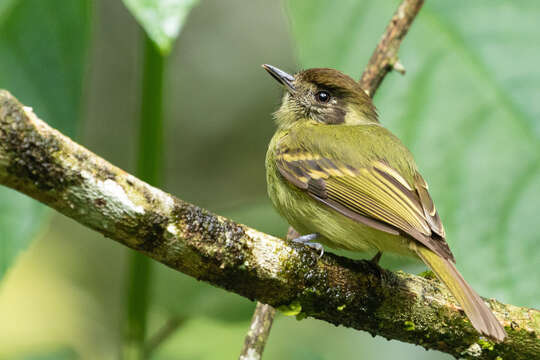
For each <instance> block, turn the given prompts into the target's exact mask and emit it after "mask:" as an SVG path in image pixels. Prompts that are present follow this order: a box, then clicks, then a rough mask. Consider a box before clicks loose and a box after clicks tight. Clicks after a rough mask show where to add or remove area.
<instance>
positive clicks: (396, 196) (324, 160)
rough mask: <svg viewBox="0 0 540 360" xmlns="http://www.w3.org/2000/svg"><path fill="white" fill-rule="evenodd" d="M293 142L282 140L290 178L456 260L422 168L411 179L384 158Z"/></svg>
mask: <svg viewBox="0 0 540 360" xmlns="http://www.w3.org/2000/svg"><path fill="white" fill-rule="evenodd" d="M291 143H293V142H292V141H291V142H288V141H282V142H281V143H280V144H279V146H278V149H277V151H276V165H277V168H278V170H279V172H280V173H281V175H282V176H283V177H284V178H285V179H286V180H287V181H288V182H290V183H291V184H293V185H294V186H296V187H297V188H299V189H302V190H304V191H306V192H307V193H308V194H309V195H310V196H311V197H313V198H314V199H316V200H318V201H320V202H321V203H323V204H326V205H327V206H329V207H331V208H333V209H334V210H336V211H337V212H339V213H341V214H343V215H345V216H347V217H349V218H351V219H353V220H355V221H358V222H360V223H363V224H365V225H368V226H371V227H373V228H376V229H378V230H381V231H385V232H388V233H392V234H400V233H401V234H403V233H404V234H407V235H409V236H411V237H412V238H414V239H416V240H418V241H419V242H420V243H422V244H423V245H424V246H426V247H428V248H429V249H431V250H433V251H434V252H435V253H437V254H439V255H441V256H443V257H444V258H446V259H449V260H451V261H454V258H453V255H452V253H451V251H450V249H449V247H448V245H447V244H446V241H445V240H444V237H445V232H444V228H443V225H442V223H441V220H440V218H439V215H438V213H437V210H436V209H435V206H434V204H433V200H432V199H431V196H430V195H429V192H428V187H427V184H426V182H425V181H424V179H423V178H422V176H421V175H420V174H419V173H418V172H417V171H414V174H413V176H412V179H414V180H413V182H412V183H409V181H407V180H406V179H405V177H403V176H402V175H401V174H400V173H399V172H398V170H396V169H395V168H393V167H391V166H390V165H389V163H388V162H387V161H385V160H384V158H380V157H379V158H378V159H376V160H375V159H374V160H371V161H369V162H368V164H369V165H362V166H360V165H358V164H351V163H347V162H345V161H343V160H340V159H338V158H337V157H336V155H331V154H335V153H336V152H334V151H328V152H324V153H323V152H322V151H320V150H319V151H317V149H314V148H310V149H309V150H308V149H306V148H304V147H303V146H302V144H296V145H291ZM328 146H332V145H331V144H329V145H328ZM409 178H411V177H409Z"/></svg>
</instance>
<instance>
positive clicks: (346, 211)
mask: <svg viewBox="0 0 540 360" xmlns="http://www.w3.org/2000/svg"><path fill="white" fill-rule="evenodd" d="M263 67H264V68H265V69H266V70H267V71H268V72H269V73H270V75H272V76H273V77H274V78H275V79H276V80H278V81H279V82H280V83H281V84H282V85H284V87H285V88H286V90H287V91H286V93H285V95H284V97H283V101H282V104H281V107H280V108H279V110H278V111H277V112H276V113H275V118H276V122H277V125H278V129H277V131H276V133H275V135H274V137H273V138H272V140H271V142H270V145H269V147H268V153H267V156H266V171H267V182H268V194H269V196H270V199H271V200H272V203H273V204H274V206H275V207H276V209H277V210H278V211H279V213H280V214H281V215H282V216H283V217H284V218H285V219H286V220H287V221H288V222H289V224H290V225H291V226H293V227H294V228H295V230H296V231H298V232H299V233H300V234H302V235H305V234H313V233H316V234H318V235H319V236H320V237H319V239H320V242H322V243H323V244H325V245H327V246H330V247H333V248H342V249H347V250H352V251H366V250H375V251H379V252H387V251H388V252H392V253H398V254H402V255H406V256H412V257H416V258H418V259H420V260H422V261H423V262H424V263H425V264H426V265H428V266H429V267H430V268H431V269H432V270H433V272H434V273H435V274H436V275H437V276H438V277H439V279H441V281H443V282H444V283H445V284H446V286H447V287H448V289H449V290H450V291H451V292H452V294H453V295H454V296H455V298H456V299H457V300H458V302H459V303H460V304H461V306H462V307H463V310H464V311H465V313H466V314H467V316H468V317H469V319H470V320H471V323H472V324H473V326H474V327H475V328H476V329H477V330H478V331H479V332H480V333H482V334H484V335H487V336H489V337H491V338H493V339H495V340H497V341H502V340H504V338H505V337H506V332H505V331H504V329H503V327H502V326H501V324H500V323H499V322H498V321H497V319H496V318H495V316H494V315H493V313H492V312H491V311H490V310H489V308H488V307H487V306H486V305H485V303H484V302H483V300H482V299H481V298H480V297H479V296H478V295H477V294H476V292H475V291H474V290H473V289H472V288H471V287H470V286H469V285H468V284H467V282H465V280H464V279H463V277H462V276H461V275H460V273H459V272H458V270H457V269H456V267H455V265H454V262H455V261H454V257H453V255H452V252H451V251H450V249H449V247H448V245H447V243H446V241H445V232H444V228H443V225H442V223H441V220H440V218H439V215H438V213H437V210H436V209H435V206H434V204H433V201H432V199H431V196H430V195H429V192H428V186H427V184H426V182H425V181H424V179H423V178H422V176H421V175H420V174H419V172H418V169H417V166H416V164H415V161H414V158H413V156H412V154H411V153H410V152H409V150H407V148H406V147H405V146H404V145H403V144H402V143H401V142H400V141H399V139H398V138H397V137H395V136H394V135H393V134H392V133H390V131H388V130H387V129H385V128H384V127H383V126H382V125H381V124H380V123H379V122H378V119H377V113H376V110H375V107H374V106H373V103H372V102H371V99H370V98H369V96H367V95H366V94H365V92H364V91H363V90H362V89H361V88H360V86H359V85H358V83H357V82H356V81H354V80H353V79H351V78H350V77H348V76H347V75H344V74H343V73H341V72H339V71H337V70H333V69H309V70H306V71H302V72H299V73H297V74H295V75H294V76H292V75H289V74H287V73H285V72H283V71H281V70H279V69H277V68H275V67H273V66H270V65H263Z"/></svg>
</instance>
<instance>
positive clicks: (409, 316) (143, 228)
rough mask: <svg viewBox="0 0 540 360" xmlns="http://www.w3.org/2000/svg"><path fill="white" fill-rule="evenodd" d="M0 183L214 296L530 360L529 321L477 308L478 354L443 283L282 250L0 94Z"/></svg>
mask: <svg viewBox="0 0 540 360" xmlns="http://www.w3.org/2000/svg"><path fill="white" fill-rule="evenodd" d="M0 184H2V185H5V186H9V187H11V188H13V189H15V190H18V191H20V192H22V193H25V194H26V195H28V196H31V197H33V198H34V199H37V200H39V201H41V202H42V203H44V204H46V205H47V206H50V207H52V208H54V209H56V210H57V211H59V212H60V213H62V214H64V215H66V216H69V217H71V218H73V219H74V220H76V221H78V222H79V223H81V224H83V225H85V226H87V227H90V228H92V229H94V230H96V231H98V232H100V233H101V234H103V235H105V236H106V237H108V238H111V239H113V240H116V241H118V242H120V243H122V244H124V245H126V246H128V247H130V248H132V249H135V250H137V251H139V252H141V253H143V254H145V255H148V256H150V257H151V258H153V259H155V260H157V261H159V262H161V263H163V264H165V265H167V266H169V267H171V268H173V269H176V270H178V271H181V272H183V273H185V274H187V275H190V276H192V277H194V278H196V279H199V280H204V281H206V282H209V283H211V284H213V285H215V286H219V287H222V288H224V289H226V290H229V291H232V292H235V293H237V294H240V295H242V296H244V297H247V298H249V299H256V300H258V301H260V302H263V303H266V304H269V305H271V306H274V307H276V306H280V308H288V309H289V312H290V313H293V314H294V313H297V314H298V316H300V317H305V316H311V317H314V318H317V319H321V320H324V321H327V322H330V323H332V324H336V325H343V326H347V327H352V328H355V329H359V330H365V331H369V332H370V333H371V334H373V335H381V336H384V337H386V338H389V339H397V340H401V341H405V342H410V343H415V344H419V345H422V346H424V347H425V348H427V349H438V350H441V351H444V352H447V353H449V354H452V355H454V356H456V357H457V356H462V357H463V356H465V357H470V358H473V357H472V356H473V355H471V354H476V355H475V356H474V358H475V359H492V358H495V357H496V356H501V357H503V358H508V359H535V358H536V359H538V358H539V354H540V312H539V311H538V310H534V309H527V308H520V307H517V306H513V305H505V304H502V303H499V302H497V301H495V300H489V304H490V306H491V308H492V309H493V311H494V313H495V315H496V316H497V318H498V319H499V320H500V321H501V322H502V323H503V324H504V325H505V328H506V330H507V332H508V335H509V338H508V339H507V341H505V342H504V343H502V344H490V343H488V342H486V341H483V340H482V339H479V337H478V334H477V333H476V332H475V330H474V329H473V328H472V326H471V325H470V323H469V321H468V320H467V319H466V317H465V316H464V315H463V313H462V311H461V310H460V309H459V308H458V306H457V304H456V302H455V301H454V299H453V297H452V296H451V295H450V293H449V292H448V291H447V290H446V289H445V287H444V286H443V285H440V284H439V283H438V282H436V281H433V280H427V279H424V278H422V277H418V276H414V275H410V274H405V273H402V272H397V273H393V272H390V271H385V270H378V269H374V268H373V267H372V266H371V265H370V263H369V262H365V261H353V260H350V259H346V258H343V257H339V256H335V255H332V254H328V253H327V254H326V255H325V256H323V257H322V258H320V259H319V256H318V253H316V252H315V251H312V250H311V249H309V248H307V247H304V246H301V245H297V244H292V243H290V242H285V241H283V240H280V239H278V238H275V237H273V236H270V235H266V234H264V233H261V232H259V231H257V230H254V229H251V228H249V227H247V226H245V225H241V224H237V223H235V222H233V221H231V220H228V219H226V218H224V217H221V216H218V215H214V214H212V213H210V212H208V211H206V210H204V209H201V208H199V207H197V206H195V205H192V204H189V203H186V202H184V201H182V200H180V199H177V198H175V197H173V196H171V195H169V194H167V193H165V192H163V191H161V190H159V189H156V188H154V187H152V186H150V185H148V184H146V183H144V182H143V181H141V180H139V179H137V178H136V177H134V176H133V175H130V174H128V173H126V172H125V171H123V170H121V169H119V168H117V167H115V166H113V165H111V164H110V163H108V162H107V161H105V160H104V159H102V158H100V157H98V156H97V155H95V154H94V153H92V152H90V151H89V150H87V149H85V148H84V147H82V146H80V145H78V144H76V143H75V142H73V141H72V140H70V139H69V138H67V137H66V136H64V135H62V134H61V133H59V132H58V131H56V130H54V129H52V128H50V127H49V126H48V125H47V124H45V123H44V122H43V121H41V120H40V119H38V118H37V117H36V116H35V115H34V113H33V112H32V110H31V109H29V108H25V107H23V106H22V105H21V104H20V103H19V102H18V101H17V100H16V99H15V98H14V97H13V96H12V95H11V94H10V93H8V92H7V91H2V90H0Z"/></svg>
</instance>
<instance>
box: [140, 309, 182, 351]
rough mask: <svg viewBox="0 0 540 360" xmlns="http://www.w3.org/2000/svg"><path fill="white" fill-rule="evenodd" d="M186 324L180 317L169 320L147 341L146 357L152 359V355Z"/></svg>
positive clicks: (145, 347)
mask: <svg viewBox="0 0 540 360" xmlns="http://www.w3.org/2000/svg"><path fill="white" fill-rule="evenodd" d="M184 322H185V318H183V317H179V316H173V317H171V318H170V319H168V320H167V322H166V323H165V325H163V327H162V328H161V329H159V330H158V331H157V332H156V333H155V334H154V335H153V336H152V337H150V339H148V340H147V342H146V344H145V346H144V350H145V351H144V352H145V356H146V357H147V358H150V355H151V354H152V352H154V350H156V349H157V348H158V347H159V346H160V345H161V344H163V342H164V341H165V340H167V339H168V338H169V337H170V336H171V335H172V334H174V333H175V332H176V330H178V328H179V327H180V326H181V325H182V324H183V323H184Z"/></svg>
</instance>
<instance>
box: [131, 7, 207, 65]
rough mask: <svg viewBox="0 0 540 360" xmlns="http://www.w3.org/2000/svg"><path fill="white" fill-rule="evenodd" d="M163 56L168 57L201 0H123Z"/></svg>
mask: <svg viewBox="0 0 540 360" xmlns="http://www.w3.org/2000/svg"><path fill="white" fill-rule="evenodd" d="M123 1H124V4H125V5H126V7H127V8H128V9H129V11H131V13H132V14H133V16H135V18H136V19H137V21H138V22H139V23H140V24H141V26H142V27H143V28H144V30H145V31H146V33H147V34H148V36H149V37H150V39H152V41H153V42H154V43H155V44H156V45H157V46H158V48H159V50H160V51H161V53H162V54H164V55H167V54H168V53H169V52H170V51H171V48H172V44H173V42H174V40H175V39H176V37H177V36H178V34H179V33H180V30H181V29H182V26H183V25H184V20H185V19H186V17H187V15H188V14H189V12H190V10H191V9H192V8H193V6H195V5H196V4H197V3H198V2H199V0H123Z"/></svg>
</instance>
